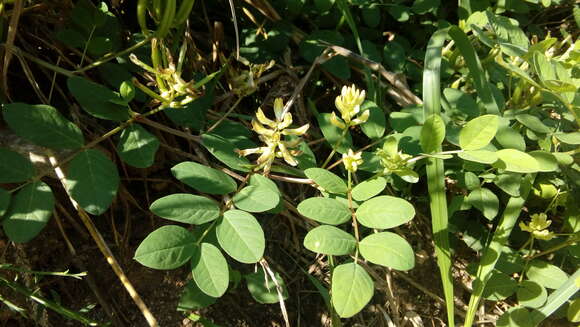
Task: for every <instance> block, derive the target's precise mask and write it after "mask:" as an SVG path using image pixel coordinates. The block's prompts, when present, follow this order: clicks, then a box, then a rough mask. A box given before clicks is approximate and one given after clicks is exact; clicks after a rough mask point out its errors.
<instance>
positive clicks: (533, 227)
mask: <svg viewBox="0 0 580 327" xmlns="http://www.w3.org/2000/svg"><path fill="white" fill-rule="evenodd" d="M550 224H552V221H551V220H548V217H547V216H546V214H545V213H539V214H538V213H537V214H533V215H532V220H531V221H530V223H529V224H527V225H526V224H524V222H520V228H521V229H522V230H523V231H524V232H528V233H532V236H533V237H534V238H537V239H539V240H545V241H549V240H551V239H553V238H554V237H556V235H554V233H553V232H550V231H549V230H548V227H549V226H550Z"/></svg>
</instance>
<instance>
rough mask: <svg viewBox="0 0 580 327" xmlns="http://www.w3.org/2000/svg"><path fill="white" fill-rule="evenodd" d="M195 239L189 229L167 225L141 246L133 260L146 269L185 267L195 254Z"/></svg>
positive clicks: (152, 234) (152, 233)
mask: <svg viewBox="0 0 580 327" xmlns="http://www.w3.org/2000/svg"><path fill="white" fill-rule="evenodd" d="M195 241H196V240H195V237H194V236H193V234H192V233H190V232H189V231H188V230H187V229H185V228H183V227H181V226H176V225H166V226H163V227H160V228H158V229H156V230H154V231H153V232H151V234H149V235H147V237H146V238H145V239H144V240H143V241H142V242H141V244H139V247H138V248H137V250H136V251H135V256H134V257H133V259H135V260H137V262H139V263H140V264H142V265H143V266H145V267H149V268H153V269H159V270H169V269H175V268H178V267H181V266H183V265H184V264H185V263H186V262H187V261H188V260H189V259H191V257H192V256H193V254H194V253H195V246H196V245H195Z"/></svg>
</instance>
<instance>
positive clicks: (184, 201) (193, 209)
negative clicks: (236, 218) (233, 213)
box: [149, 193, 220, 225]
mask: <svg viewBox="0 0 580 327" xmlns="http://www.w3.org/2000/svg"><path fill="white" fill-rule="evenodd" d="M149 209H150V210H151V212H153V213H154V214H156V215H157V216H159V217H162V218H165V219H169V220H173V221H178V222H181V223H186V224H194V225H201V224H205V223H207V222H210V221H212V220H214V219H216V218H217V217H218V216H219V214H220V208H219V206H218V204H217V203H216V202H215V201H214V200H212V199H208V198H206V197H203V196H197V195H193V194H187V193H177V194H171V195H167V196H164V197H162V198H160V199H157V200H155V202H153V203H152V204H151V207H150V208H149Z"/></svg>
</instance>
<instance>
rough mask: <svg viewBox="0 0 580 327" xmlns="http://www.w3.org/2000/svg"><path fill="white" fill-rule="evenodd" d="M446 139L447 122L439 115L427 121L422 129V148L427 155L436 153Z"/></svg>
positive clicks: (430, 117) (428, 118)
mask: <svg viewBox="0 0 580 327" xmlns="http://www.w3.org/2000/svg"><path fill="white" fill-rule="evenodd" d="M444 139H445V122H443V119H441V116H439V115H431V116H429V117H427V119H425V123H424V124H423V127H422V128H421V138H420V141H421V148H422V149H423V152H425V153H433V152H436V151H437V150H438V149H439V147H440V146H441V144H442V143H443V140H444Z"/></svg>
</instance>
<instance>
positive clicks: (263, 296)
mask: <svg viewBox="0 0 580 327" xmlns="http://www.w3.org/2000/svg"><path fill="white" fill-rule="evenodd" d="M274 276H275V277H276V282H277V283H278V285H280V287H281V288H282V298H283V299H284V300H286V299H287V298H288V289H287V288H286V284H285V283H284V280H283V279H282V277H281V276H280V274H278V273H277V272H275V273H274ZM244 278H245V279H246V283H247V284H248V291H250V294H251V295H252V297H253V298H254V300H256V301H257V302H258V303H262V304H272V303H278V302H279V301H280V297H279V295H278V290H277V287H276V284H275V283H274V281H273V280H272V279H271V278H270V275H268V276H266V275H265V274H264V271H263V270H261V269H260V270H258V272H256V273H253V274H248V275H245V276H244Z"/></svg>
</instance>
